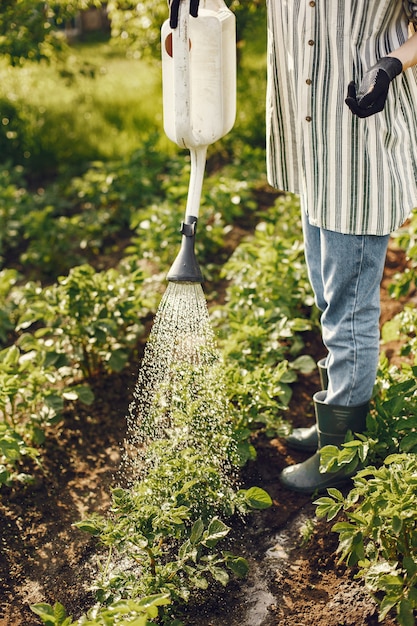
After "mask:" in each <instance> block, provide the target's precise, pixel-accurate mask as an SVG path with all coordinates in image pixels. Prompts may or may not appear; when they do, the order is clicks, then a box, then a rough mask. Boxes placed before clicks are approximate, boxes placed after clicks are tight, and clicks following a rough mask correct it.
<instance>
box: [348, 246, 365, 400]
mask: <svg viewBox="0 0 417 626" xmlns="http://www.w3.org/2000/svg"><path fill="white" fill-rule="evenodd" d="M359 241H360V260H359V265H358V269H357V274H356V283H355V297H354V299H353V308H352V320H351V333H352V343H353V368H352V380H351V384H350V391H349V396H348V405H350V403H351V399H352V392H353V389H354V388H355V381H356V376H357V364H358V355H357V351H358V346H357V341H356V332H355V321H356V311H357V304H358V293H359V283H360V280H361V275H362V266H363V258H364V247H365V237H361V239H360V240H359Z"/></svg>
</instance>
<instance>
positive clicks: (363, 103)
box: [345, 57, 403, 117]
mask: <svg viewBox="0 0 417 626" xmlns="http://www.w3.org/2000/svg"><path fill="white" fill-rule="evenodd" d="M402 70H403V64H402V63H401V61H400V60H399V59H396V58H394V57H383V58H382V59H380V60H379V61H378V63H376V64H375V65H374V66H373V67H371V69H370V70H368V71H367V72H366V73H365V75H364V77H363V79H362V82H361V84H360V85H359V89H358V91H356V84H355V83H353V82H352V83H349V85H348V93H347V98H346V100H345V102H346V104H347V105H348V107H349V109H350V110H351V111H352V113H354V114H355V115H357V116H358V117H369V116H370V115H374V113H379V112H380V111H382V109H383V108H384V106H385V102H386V99H387V96H388V89H389V86H390V83H391V81H392V80H393V79H394V78H395V77H396V76H398V74H401V72H402Z"/></svg>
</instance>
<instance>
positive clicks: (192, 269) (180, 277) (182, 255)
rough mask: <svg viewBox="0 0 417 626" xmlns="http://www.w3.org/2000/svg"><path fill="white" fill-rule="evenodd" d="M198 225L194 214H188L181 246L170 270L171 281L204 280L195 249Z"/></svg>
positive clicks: (195, 281)
mask: <svg viewBox="0 0 417 626" xmlns="http://www.w3.org/2000/svg"><path fill="white" fill-rule="evenodd" d="M196 226H197V218H196V217H194V216H193V215H189V216H187V217H186V221H185V222H182V224H181V234H182V241H181V248H180V251H179V253H178V256H177V258H176V259H175V261H174V263H173V264H172V267H171V269H170V270H169V272H168V276H167V280H169V281H170V282H173V283H177V282H187V283H202V282H203V275H202V273H201V270H200V267H199V265H198V263H197V259H196V258H195V251H194V244H195V232H196Z"/></svg>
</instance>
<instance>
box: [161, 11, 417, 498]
mask: <svg viewBox="0 0 417 626" xmlns="http://www.w3.org/2000/svg"><path fill="white" fill-rule="evenodd" d="M181 1H182V0H168V4H169V7H170V16H171V26H172V28H175V27H176V24H177V15H178V7H179V4H180V2H181ZM187 2H188V0H187ZM198 6H199V2H198V0H190V14H191V15H193V16H194V17H195V16H196V15H197V14H198ZM410 22H413V23H415V24H417V2H411V1H410V0H267V25H268V50H267V52H268V59H267V63H268V67H267V94H266V96H267V97H266V122H267V134H266V143H267V164H266V165H267V175H268V181H269V183H270V184H271V185H272V186H273V187H275V188H277V189H280V190H282V191H289V192H292V193H295V194H298V195H299V196H300V200H301V212H302V225H303V234H304V242H305V257H306V263H307V269H308V273H309V278H310V281H311V284H312V287H313V291H314V295H315V301H316V304H317V306H318V308H319V309H320V311H321V328H322V337H323V343H324V346H325V347H326V349H327V356H326V357H325V359H322V360H321V361H320V362H319V365H320V370H321V372H322V379H323V381H324V385H323V387H324V388H323V389H322V390H321V391H319V392H317V393H316V394H315V395H314V397H313V403H314V407H315V413H316V424H315V425H313V426H312V427H311V428H307V429H294V431H293V433H292V434H291V435H290V436H289V437H288V438H287V443H288V445H289V446H292V447H295V448H298V449H300V450H305V451H311V452H313V454H312V456H310V457H309V458H308V459H307V460H306V461H304V462H303V463H298V464H296V465H292V466H289V467H287V468H285V469H284V470H283V471H282V472H281V474H280V480H281V482H282V484H283V485H284V486H285V487H287V488H289V489H291V490H294V491H300V492H305V493H314V492H316V491H323V490H324V489H326V488H327V487H332V486H338V485H340V484H343V483H344V482H345V481H346V480H347V479H348V478H349V472H347V471H346V470H340V471H338V472H335V473H329V474H325V473H322V472H320V448H322V447H323V446H324V445H327V444H333V445H337V446H339V445H341V444H342V443H343V441H344V440H345V437H346V434H347V432H348V431H353V432H361V431H363V430H364V429H365V425H366V416H367V413H368V408H369V401H370V398H371V396H372V391H373V387H374V384H375V377H376V370H377V364H378V358H379V316H380V298H379V290H380V283H381V279H382V274H383V269H384V265H385V257H386V251H387V246H388V240H389V237H390V234H391V233H392V232H393V231H395V230H396V229H397V228H399V227H400V226H401V225H402V224H403V222H404V221H405V220H406V219H407V217H408V216H409V214H410V211H411V209H412V208H413V207H415V206H416V204H417V72H416V69H415V67H414V66H415V65H416V63H417V34H414V35H413V36H411V37H410V36H409V35H410V28H409V24H410ZM346 90H347V93H346Z"/></svg>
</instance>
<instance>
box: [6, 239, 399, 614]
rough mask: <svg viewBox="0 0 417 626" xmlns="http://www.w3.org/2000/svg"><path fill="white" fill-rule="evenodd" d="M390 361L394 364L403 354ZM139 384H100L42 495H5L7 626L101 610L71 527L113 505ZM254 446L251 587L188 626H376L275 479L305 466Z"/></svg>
mask: <svg viewBox="0 0 417 626" xmlns="http://www.w3.org/2000/svg"><path fill="white" fill-rule="evenodd" d="M403 263H404V255H403V254H402V253H401V252H400V251H397V250H395V249H391V250H390V252H389V256H388V260H387V268H386V279H385V281H384V284H383V291H382V302H383V320H384V321H386V320H387V319H390V318H391V317H392V315H393V314H394V313H395V312H396V311H397V310H398V308H399V307H400V306H401V304H400V303H398V302H394V301H392V300H391V299H390V298H389V297H388V296H387V293H386V284H387V281H389V278H390V274H391V272H393V271H398V270H399V269H401V265H402V264H403ZM388 350H389V354H390V357H391V358H392V359H394V360H395V356H396V354H397V351H396V346H395V345H390V346H388ZM306 351H307V352H308V353H310V354H311V355H312V356H313V357H314V358H320V357H321V356H322V347H321V346H320V344H319V343H318V341H317V338H316V337H315V336H314V335H312V336H311V337H310V338H308V337H307V340H306ZM136 375H137V365H136V364H135V365H131V366H130V367H128V368H126V369H125V370H124V371H123V372H122V373H121V374H112V375H111V376H110V375H109V376H105V377H102V378H101V379H100V380H98V381H96V387H95V389H94V392H95V395H96V399H97V400H96V402H95V403H94V405H93V407H88V408H86V407H82V406H81V407H80V406H79V405H74V406H72V407H70V408H68V409H67V411H66V415H65V420H64V422H63V423H62V424H61V425H60V427H59V429H58V430H54V431H53V432H52V431H51V432H50V433H48V436H47V437H46V444H45V447H46V449H45V454H44V462H43V464H42V467H41V468H37V469H36V470H35V474H36V482H35V484H34V485H31V486H27V487H25V488H23V487H20V488H18V489H4V490H3V491H2V497H1V500H0V527H1V529H2V530H1V552H2V555H3V556H2V560H1V561H0V597H1V598H2V603H1V607H0V625H1V626H20V625H21V626H32V625H33V626H34V625H36V624H39V620H38V618H36V617H35V616H34V615H33V613H32V612H31V611H30V609H29V606H30V605H31V604H34V603H36V602H49V603H51V604H53V603H54V602H56V601H59V602H61V603H62V604H64V605H65V606H66V608H67V610H68V612H69V614H72V615H73V616H74V617H76V616H77V615H79V614H80V613H82V612H83V611H84V610H85V609H87V608H88V607H89V606H91V605H92V603H93V594H92V592H91V591H90V590H89V584H90V583H91V581H92V579H93V577H94V574H95V567H97V564H96V561H95V557H94V551H95V548H94V541H93V540H92V539H90V538H89V536H88V535H86V534H85V533H83V532H81V531H80V530H78V529H76V528H74V527H73V526H71V524H72V523H74V522H76V521H79V520H80V519H81V518H82V517H83V516H86V515H87V514H88V513H91V512H92V511H97V512H100V513H104V512H105V511H106V510H107V508H108V506H109V502H110V489H111V487H112V486H113V485H115V481H117V468H118V463H119V457H120V444H121V442H122V441H123V439H124V435H125V427H126V424H125V416H126V412H127V408H128V405H129V402H130V398H131V394H132V392H133V389H134V386H135V381H136ZM318 385H319V380H318V375H317V373H312V374H309V375H304V376H302V375H300V378H299V382H297V383H296V384H295V386H294V395H293V399H292V402H291V405H290V409H289V412H288V416H287V417H288V419H290V420H291V421H292V422H293V424H294V425H295V426H303V425H309V424H310V423H311V422H312V419H313V415H312V406H311V396H312V394H313V393H314V392H315V390H316V389H317V388H318ZM254 443H255V445H256V448H257V452H258V456H257V459H256V461H252V462H250V463H249V464H248V465H247V467H246V468H245V470H244V474H243V480H244V483H245V484H246V485H247V486H252V485H257V486H259V487H263V488H264V489H266V490H267V491H268V493H269V494H270V495H271V497H272V498H273V506H272V507H271V508H270V509H268V510H267V511H263V512H259V513H255V514H253V515H251V516H250V517H248V518H247V520H246V525H242V523H237V526H238V531H239V532H238V533H237V534H236V533H234V534H235V541H236V543H237V544H239V543H241V544H242V550H243V551H244V555H245V556H246V557H247V558H248V561H249V564H250V572H249V576H248V578H247V580H246V581H244V582H241V583H237V582H233V583H231V585H229V586H228V587H227V588H226V590H223V589H216V588H214V590H213V589H211V590H210V598H202V599H201V604H198V606H195V605H194V606H192V607H190V615H189V618H188V621H186V624H187V626H209V625H210V626H237V625H238V624H239V626H270V625H271V626H272V625H278V624H279V625H280V626H304V625H305V624H311V625H312V626H316V625H317V626H318V625H323V626H332V625H334V626H336V625H342V624H343V625H346V626H348V625H352V626H353V625H354V626H361V625H362V624H363V625H365V624H377V623H378V612H377V607H376V605H375V603H374V602H373V601H372V600H371V599H370V598H369V596H367V594H366V593H365V592H364V590H363V587H361V586H360V585H359V583H358V582H357V581H355V579H354V571H352V570H346V568H345V567H344V566H342V565H338V564H337V556H336V554H335V550H336V547H337V535H336V534H335V533H331V532H330V525H329V524H328V523H326V522H324V521H319V522H317V524H316V525H315V528H314V531H313V532H312V537H311V539H310V540H309V541H308V542H307V543H306V544H305V545H303V546H301V534H300V527H301V526H302V524H303V523H304V522H305V521H306V520H312V519H314V507H313V506H312V505H311V499H310V498H309V497H307V496H300V495H296V494H292V493H289V492H288V491H286V490H285V489H283V488H282V487H281V486H280V484H279V481H278V473H279V471H280V470H281V469H282V468H283V467H284V466H286V465H287V464H289V463H293V462H298V461H300V460H302V459H303V458H304V457H303V455H301V454H299V453H294V452H290V451H289V450H288V449H287V448H286V446H285V444H284V442H283V440H280V439H273V440H269V439H267V438H265V437H258V438H257V439H256V440H255V442H254ZM235 551H236V552H238V549H236V550H235ZM383 624H385V626H391V625H392V624H394V621H392V620H391V619H386V620H385V621H384V622H383Z"/></svg>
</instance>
